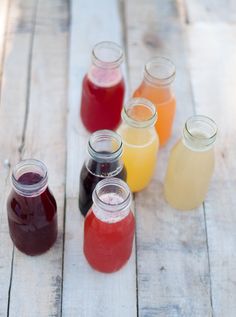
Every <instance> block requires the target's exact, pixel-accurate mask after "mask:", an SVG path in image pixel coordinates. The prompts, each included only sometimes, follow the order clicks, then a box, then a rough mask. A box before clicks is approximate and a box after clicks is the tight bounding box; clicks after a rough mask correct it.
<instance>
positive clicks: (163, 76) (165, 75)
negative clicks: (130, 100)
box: [133, 57, 176, 145]
mask: <svg viewBox="0 0 236 317" xmlns="http://www.w3.org/2000/svg"><path fill="white" fill-rule="evenodd" d="M174 78H175V66H174V64H173V63H172V62H171V61H170V60H169V59H167V58H164V57H154V58H152V59H151V60H149V61H148V62H147V63H146V65H145V69H144V79H143V81H142V83H141V85H140V86H139V87H138V88H137V90H136V91H135V92H134V95H133V96H134V97H143V98H147V99H149V100H150V101H151V102H152V103H154V105H155V106H156V108H157V113H158V121H157V122H156V125H155V127H156V130H157V133H158V136H159V139H160V145H165V144H166V142H167V141H168V139H169V138H170V136H171V132H172V125H173V121H174V116H175V108H176V100H175V97H174V95H173V92H172V90H171V83H172V82H173V80H174Z"/></svg>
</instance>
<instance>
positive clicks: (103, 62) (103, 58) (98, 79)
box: [88, 41, 123, 87]
mask: <svg viewBox="0 0 236 317" xmlns="http://www.w3.org/2000/svg"><path fill="white" fill-rule="evenodd" d="M122 61H123V51H122V48H121V47H120V46H119V45H118V44H116V43H114V42H109V41H106V42H100V43H98V44H96V45H95V46H94V48H93V50H92V65H91V67H90V69H89V72H88V79H89V80H90V81H92V82H93V83H94V84H96V85H97V86H101V87H111V86H114V85H116V84H118V83H119V82H120V81H121V80H122V72H121V67H120V65H121V63H122Z"/></svg>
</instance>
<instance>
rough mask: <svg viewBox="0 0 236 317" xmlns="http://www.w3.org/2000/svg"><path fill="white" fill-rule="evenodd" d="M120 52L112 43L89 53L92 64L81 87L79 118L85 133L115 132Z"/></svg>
mask: <svg viewBox="0 0 236 317" xmlns="http://www.w3.org/2000/svg"><path fill="white" fill-rule="evenodd" d="M122 61H123V51H122V49H121V47H120V46H119V45H117V44H116V43H113V42H100V43H98V44H96V45H95V46H94V48H93V50H92V65H91V67H90V69H89V71H88V74H86V75H85V77H84V80H83V84H82V97H81V112H80V114H81V119H82V122H83V124H84V126H85V128H86V129H87V130H88V131H89V132H94V131H97V130H101V129H109V130H115V129H116V128H117V127H118V125H119V123H120V120H121V109H122V105H123V99H124V93H125V84H124V79H123V76H122V72H121V63H122Z"/></svg>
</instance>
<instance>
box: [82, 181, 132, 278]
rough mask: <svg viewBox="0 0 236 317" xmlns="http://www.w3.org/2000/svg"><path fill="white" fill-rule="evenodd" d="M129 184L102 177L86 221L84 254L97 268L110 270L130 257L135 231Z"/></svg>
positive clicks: (117, 267)
mask: <svg viewBox="0 0 236 317" xmlns="http://www.w3.org/2000/svg"><path fill="white" fill-rule="evenodd" d="M131 202H132V197H131V192H130V189H129V187H128V185H127V184H126V183H125V182H124V181H122V180H120V179H117V178H108V179H104V180H102V181H100V182H99V183H98V184H97V186H96V188H95V190H94V192H93V205H92V208H91V209H90V211H89V212H88V214H87V215H86V218H85V222H84V254H85V257H86V259H87V260H88V262H89V264H90V265H91V266H92V267H93V268H94V269H96V270H98V271H101V272H106V273H111V272H115V271H117V270H119V269H120V268H121V267H122V266H123V265H124V264H125V263H126V262H127V261H128V259H129V258H130V255H131V252H132V246H133V238H134V231H135V220H134V215H133V213H132V211H131V209H130V206H131Z"/></svg>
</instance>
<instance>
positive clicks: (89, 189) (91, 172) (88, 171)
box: [79, 160, 126, 216]
mask: <svg viewBox="0 0 236 317" xmlns="http://www.w3.org/2000/svg"><path fill="white" fill-rule="evenodd" d="M105 177H117V178H120V179H122V180H124V181H125V180H126V169H125V168H124V166H120V165H119V163H118V161H115V162H112V163H100V162H96V161H94V160H90V162H89V166H88V168H87V167H86V164H84V165H83V167H82V169H81V173H80V190H79V209H80V211H81V213H82V214H83V215H84V216H85V215H86V214H87V212H88V211H89V209H90V207H91V206H92V203H93V202H92V193H93V190H94V188H95V186H96V185H97V183H98V182H99V181H101V180H102V179H104V178H105Z"/></svg>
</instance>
